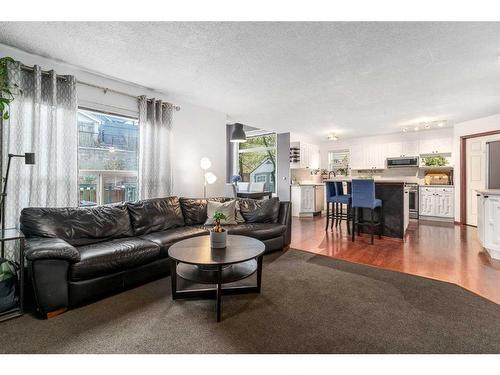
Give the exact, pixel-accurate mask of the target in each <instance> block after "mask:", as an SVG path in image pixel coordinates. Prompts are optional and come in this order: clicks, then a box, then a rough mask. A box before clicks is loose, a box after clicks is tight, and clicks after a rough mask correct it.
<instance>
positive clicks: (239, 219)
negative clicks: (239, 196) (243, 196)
mask: <svg viewBox="0 0 500 375" xmlns="http://www.w3.org/2000/svg"><path fill="white" fill-rule="evenodd" d="M236 222H237V223H238V224H244V223H245V218H244V217H243V215H242V214H241V211H240V201H238V200H237V201H236Z"/></svg>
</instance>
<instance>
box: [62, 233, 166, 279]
mask: <svg viewBox="0 0 500 375" xmlns="http://www.w3.org/2000/svg"><path fill="white" fill-rule="evenodd" d="M77 250H78V251H79V253H80V261H79V262H78V263H74V264H73V265H72V266H71V268H70V280H72V281H79V280H88V279H93V278H96V277H99V276H104V275H109V274H112V273H115V272H119V271H123V270H127V269H131V268H135V267H138V266H142V265H144V264H147V263H150V262H153V261H155V260H157V259H159V257H160V247H159V246H158V245H157V244H155V243H154V242H151V241H146V240H143V239H140V238H122V239H117V240H111V241H106V242H100V243H95V244H90V245H85V246H80V247H78V248H77Z"/></svg>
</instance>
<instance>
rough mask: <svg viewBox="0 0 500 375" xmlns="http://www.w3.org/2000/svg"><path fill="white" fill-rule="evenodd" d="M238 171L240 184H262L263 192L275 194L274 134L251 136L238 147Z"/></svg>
mask: <svg viewBox="0 0 500 375" xmlns="http://www.w3.org/2000/svg"><path fill="white" fill-rule="evenodd" d="M238 171H239V174H240V176H241V180H242V182H250V183H252V182H264V191H270V192H273V193H274V192H275V186H276V133H262V131H257V132H254V133H253V134H252V132H251V131H249V132H247V141H246V142H244V143H240V144H239V147H238Z"/></svg>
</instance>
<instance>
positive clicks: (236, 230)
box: [224, 223, 286, 240]
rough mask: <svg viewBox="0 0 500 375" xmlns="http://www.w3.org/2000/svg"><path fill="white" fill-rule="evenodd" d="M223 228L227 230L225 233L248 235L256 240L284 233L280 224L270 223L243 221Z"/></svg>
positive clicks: (283, 227) (283, 228)
mask: <svg viewBox="0 0 500 375" xmlns="http://www.w3.org/2000/svg"><path fill="white" fill-rule="evenodd" d="M224 229H226V230H227V234H237V235H240V236H248V237H252V238H256V239H258V240H268V239H270V238H276V237H279V236H282V235H283V234H284V233H285V229H286V227H285V226H284V225H282V224H272V223H245V224H236V225H226V226H224Z"/></svg>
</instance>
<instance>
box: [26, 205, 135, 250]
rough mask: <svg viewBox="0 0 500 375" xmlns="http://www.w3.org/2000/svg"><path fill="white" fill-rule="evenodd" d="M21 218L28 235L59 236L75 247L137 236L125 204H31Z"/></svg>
mask: <svg viewBox="0 0 500 375" xmlns="http://www.w3.org/2000/svg"><path fill="white" fill-rule="evenodd" d="M20 221H21V230H22V231H23V233H24V235H25V236H26V237H48V238H56V237H57V238H61V239H63V240H65V241H66V242H68V243H69V244H70V245H73V246H80V245H86V244H91V243H96V242H102V241H106V240H110V239H114V238H123V237H129V236H133V235H134V233H133V231H132V226H131V224H130V217H129V214H128V211H127V207H126V206H125V205H123V204H115V205H104V206H96V207H75V208H73V207H67V208H38V207H28V208H25V209H23V210H22V211H21V220H20Z"/></svg>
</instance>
